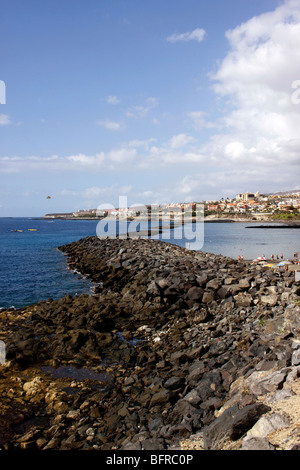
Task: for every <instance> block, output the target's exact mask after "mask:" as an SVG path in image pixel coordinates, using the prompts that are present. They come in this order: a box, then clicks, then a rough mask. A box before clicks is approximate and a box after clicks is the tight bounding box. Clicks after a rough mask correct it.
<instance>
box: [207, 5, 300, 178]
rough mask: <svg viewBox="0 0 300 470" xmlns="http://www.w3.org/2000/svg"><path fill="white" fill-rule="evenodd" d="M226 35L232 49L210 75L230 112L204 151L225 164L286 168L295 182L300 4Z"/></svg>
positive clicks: (299, 144)
mask: <svg viewBox="0 0 300 470" xmlns="http://www.w3.org/2000/svg"><path fill="white" fill-rule="evenodd" d="M226 37H227V39H228V40H229V45H230V50H229V52H228V53H227V55H226V57H225V58H224V60H223V61H222V63H221V65H220V66H219V68H218V70H217V72H216V73H215V74H214V75H212V76H211V78H212V80H213V81H214V85H213V88H214V90H215V92H216V95H217V96H218V97H220V98H221V99H222V98H224V106H225V110H227V112H225V114H224V116H223V118H222V120H220V122H219V124H222V126H223V130H224V133H223V134H222V133H220V134H216V135H215V136H214V137H213V138H212V139H211V141H210V142H209V143H208V144H206V145H205V152H206V153H207V155H209V156H210V158H214V159H215V160H216V161H219V162H222V163H223V164H225V165H226V164H232V163H234V164H235V165H236V164H239V163H240V164H241V165H247V166H248V167H249V166H250V165H254V166H255V165H260V168H261V170H262V171H263V169H264V168H269V167H270V166H273V167H274V166H275V167H276V166H277V171H280V170H279V168H283V166H284V170H285V172H286V171H287V170H288V171H289V174H290V175H291V184H292V179H293V178H295V176H294V170H293V169H292V166H294V165H295V164H299V163H300V154H299V153H298V154H297V150H296V149H299V148H300V137H299V129H300V106H299V105H295V104H293V102H292V100H291V95H292V93H293V89H292V83H293V82H294V81H295V80H296V79H298V78H300V76H299V62H300V3H299V2H298V1H294V0H289V1H286V2H285V3H284V4H283V5H281V6H280V7H278V8H277V9H275V10H274V11H272V12H268V13H265V14H262V15H260V16H256V17H254V18H252V19H250V20H249V21H247V22H245V23H243V24H241V25H239V26H238V27H236V28H235V29H233V30H230V31H227V33H226ZM199 117H200V118H201V116H199ZM287 186H289V181H287Z"/></svg>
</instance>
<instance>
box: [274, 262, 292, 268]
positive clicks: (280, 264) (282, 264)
mask: <svg viewBox="0 0 300 470" xmlns="http://www.w3.org/2000/svg"><path fill="white" fill-rule="evenodd" d="M286 264H292V263H291V261H280V263H278V264H277V267H278V266H285V265H286Z"/></svg>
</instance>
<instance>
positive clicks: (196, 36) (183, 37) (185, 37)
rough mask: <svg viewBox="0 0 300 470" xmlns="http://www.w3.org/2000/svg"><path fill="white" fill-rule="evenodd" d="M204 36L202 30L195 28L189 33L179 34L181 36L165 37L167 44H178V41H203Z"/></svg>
mask: <svg viewBox="0 0 300 470" xmlns="http://www.w3.org/2000/svg"><path fill="white" fill-rule="evenodd" d="M204 36H205V30H204V29H202V28H196V29H194V30H193V31H191V32H187V33H181V34H171V36H168V37H167V41H169V42H180V41H184V42H186V41H197V42H201V41H203V39H204Z"/></svg>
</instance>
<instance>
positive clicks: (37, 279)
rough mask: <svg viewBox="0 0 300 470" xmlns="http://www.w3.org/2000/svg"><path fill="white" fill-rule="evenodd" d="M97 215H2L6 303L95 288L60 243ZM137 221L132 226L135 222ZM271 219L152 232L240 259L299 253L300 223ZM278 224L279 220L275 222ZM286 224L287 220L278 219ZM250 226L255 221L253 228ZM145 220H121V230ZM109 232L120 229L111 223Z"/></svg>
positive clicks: (94, 231) (77, 235)
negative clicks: (75, 217)
mask: <svg viewBox="0 0 300 470" xmlns="http://www.w3.org/2000/svg"><path fill="white" fill-rule="evenodd" d="M98 223H99V222H98V221H96V220H63V219H38V218H29V217H28V218H0V308H11V307H14V308H22V307H25V306H27V305H31V304H33V303H37V302H39V301H42V300H47V299H49V298H52V299H54V300H56V299H59V298H61V297H63V296H65V295H67V294H70V295H72V296H75V295H80V294H85V293H92V292H93V288H94V285H93V284H92V283H91V281H90V280H89V279H87V278H85V277H84V276H82V275H81V274H80V273H76V272H73V271H71V270H70V269H69V268H68V265H67V262H66V256H65V255H64V253H62V252H61V251H60V250H58V247H59V246H61V245H64V244H67V243H70V242H72V241H76V240H79V239H81V238H84V237H87V236H96V235H99V233H100V232H101V231H102V232H103V226H101V227H100V229H101V230H100V232H99V225H98ZM130 224H131V226H130ZM259 225H268V224H267V223H263V224H258V223H241V222H239V223H228V222H225V223H222V222H220V223H205V224H203V223H198V224H186V225H185V226H183V227H182V226H176V225H175V226H174V227H173V228H171V229H164V228H163V229H161V233H157V232H156V234H155V235H153V236H152V238H156V239H161V240H162V241H164V242H169V243H173V244H176V245H179V246H184V247H186V248H188V249H191V250H200V251H205V252H209V253H214V254H221V255H224V256H229V257H231V258H234V259H237V258H238V256H244V259H255V258H257V257H259V256H265V257H266V258H270V257H271V254H274V256H275V259H276V255H278V256H279V257H280V256H281V254H282V255H283V258H284V259H285V260H286V259H293V255H294V252H298V251H299V234H300V229H292V228H284V229H282V228H281V229H278V228H268V229H264V228H258V226H259ZM271 225H272V226H276V224H271ZM278 225H282V224H277V226H278ZM249 227H252V229H250V228H249ZM128 228H129V231H131V229H133V230H135V231H141V233H142V231H143V230H144V229H146V228H148V225H147V222H140V225H138V226H137V224H132V223H131V222H127V223H126V222H119V225H118V228H117V233H118V232H119V233H121V234H122V233H125V232H126V231H127V230H128ZM105 230H106V232H105V235H106V236H114V235H115V233H116V232H115V231H114V230H113V229H112V228H110V227H109V226H107V227H106V229H105ZM102 232H101V234H102V235H103V233H102Z"/></svg>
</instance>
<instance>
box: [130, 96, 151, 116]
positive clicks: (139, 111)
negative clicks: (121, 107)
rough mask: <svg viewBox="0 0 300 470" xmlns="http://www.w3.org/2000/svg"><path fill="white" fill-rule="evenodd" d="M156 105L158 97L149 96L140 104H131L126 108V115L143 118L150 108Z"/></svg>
mask: <svg viewBox="0 0 300 470" xmlns="http://www.w3.org/2000/svg"><path fill="white" fill-rule="evenodd" d="M156 106H158V99H157V98H155V97H149V98H147V99H146V100H145V102H144V103H143V104H142V105H137V106H131V107H130V108H129V109H128V110H127V112H126V116H128V117H134V118H144V117H146V116H147V114H148V113H149V112H150V111H151V110H152V109H154V108H156Z"/></svg>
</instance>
